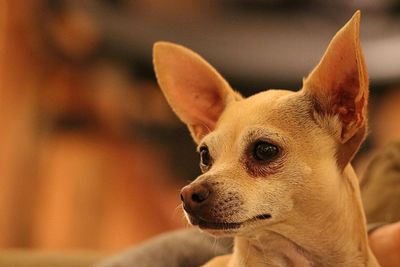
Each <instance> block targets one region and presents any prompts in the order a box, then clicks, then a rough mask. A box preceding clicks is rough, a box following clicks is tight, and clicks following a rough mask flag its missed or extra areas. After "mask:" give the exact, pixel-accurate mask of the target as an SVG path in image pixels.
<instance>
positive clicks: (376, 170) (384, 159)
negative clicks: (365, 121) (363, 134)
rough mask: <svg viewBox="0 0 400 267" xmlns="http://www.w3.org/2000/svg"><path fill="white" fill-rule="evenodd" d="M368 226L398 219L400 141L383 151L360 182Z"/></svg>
mask: <svg viewBox="0 0 400 267" xmlns="http://www.w3.org/2000/svg"><path fill="white" fill-rule="evenodd" d="M361 196H362V200H363V203H364V210H365V214H366V216H367V221H368V223H376V222H386V223H392V222H397V221H399V220H400V140H397V141H396V142H392V143H391V144H390V145H388V146H387V147H385V148H384V149H382V151H380V153H379V154H378V155H376V157H375V158H374V159H373V161H372V162H371V164H370V165H369V166H368V169H367V172H366V174H365V176H364V178H363V179H362V181H361Z"/></svg>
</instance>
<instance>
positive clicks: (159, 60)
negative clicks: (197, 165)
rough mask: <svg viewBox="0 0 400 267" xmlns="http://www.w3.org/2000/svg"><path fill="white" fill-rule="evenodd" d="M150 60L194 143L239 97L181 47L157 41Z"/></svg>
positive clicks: (220, 77)
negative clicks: (229, 104)
mask: <svg viewBox="0 0 400 267" xmlns="http://www.w3.org/2000/svg"><path fill="white" fill-rule="evenodd" d="M153 60H154V69H155V73H156V76H157V80H158V84H159V85H160V87H161V90H162V91H163V93H164V95H165V97H166V99H167V101H168V103H169V104H170V106H171V107H172V109H173V110H174V111H175V113H176V114H177V115H178V117H179V118H180V119H181V120H182V121H183V122H184V123H186V124H187V126H188V127H189V130H190V132H191V134H192V136H193V139H194V140H195V142H196V143H198V142H199V141H200V140H201V139H202V138H203V137H204V136H205V135H206V134H207V133H209V132H210V131H212V130H214V128H215V125H216V123H217V121H218V119H219V117H220V115H221V113H222V112H223V110H224V109H225V107H226V105H227V104H228V103H229V102H231V101H234V100H235V99H239V98H240V95H239V94H237V93H236V92H234V91H233V90H232V89H231V87H230V86H229V84H228V83H227V82H226V81H225V80H224V78H222V76H221V75H220V74H219V73H218V72H217V71H216V70H215V69H214V68H213V67H212V66H211V65H210V64H208V63H207V62H206V61H205V60H204V59H203V58H201V57H200V56H199V55H198V54H196V53H194V52H193V51H191V50H189V49H187V48H185V47H183V46H180V45H176V44H172V43H167V42H157V43H156V44H155V45H154V49H153Z"/></svg>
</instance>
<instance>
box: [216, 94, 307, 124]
mask: <svg viewBox="0 0 400 267" xmlns="http://www.w3.org/2000/svg"><path fill="white" fill-rule="evenodd" d="M307 105H308V104H307V103H303V99H302V95H301V94H299V92H293V91H289V90H272V89H271V90H267V91H264V92H261V93H258V94H255V95H253V96H250V97H248V98H245V99H243V100H240V101H237V102H234V103H232V104H230V105H228V107H227V108H226V110H225V111H224V113H223V114H222V116H221V119H220V122H219V124H220V125H221V126H223V125H225V126H229V125H231V126H233V125H240V126H239V127H242V126H244V125H252V124H253V125H254V124H265V123H266V124H270V125H275V124H276V126H282V120H287V122H289V121H293V122H294V123H296V122H297V121H299V120H302V118H303V117H304V113H305V112H304V109H305V108H306V106H307Z"/></svg>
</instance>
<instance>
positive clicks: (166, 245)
mask: <svg viewBox="0 0 400 267" xmlns="http://www.w3.org/2000/svg"><path fill="white" fill-rule="evenodd" d="M231 250H232V239H230V238H223V239H218V240H217V239H215V238H214V237H211V236H210V235H208V234H205V233H201V232H200V231H199V230H198V229H187V230H180V231H176V232H171V233H167V234H164V235H160V236H159V237H156V238H154V239H152V240H149V241H147V242H145V243H143V244H142V245H140V246H137V247H132V248H130V249H128V250H126V251H124V252H122V253H120V254H118V255H115V256H113V257H110V258H108V259H106V260H105V261H103V262H100V263H98V264H96V265H95V267H198V266H200V265H202V264H204V263H205V262H207V261H208V260H209V259H211V258H212V257H215V256H218V255H223V254H227V253H230V252H231Z"/></svg>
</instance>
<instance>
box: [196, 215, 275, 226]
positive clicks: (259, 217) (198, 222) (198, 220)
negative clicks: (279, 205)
mask: <svg viewBox="0 0 400 267" xmlns="http://www.w3.org/2000/svg"><path fill="white" fill-rule="evenodd" d="M188 215H189V216H188V217H189V220H190V223H191V224H192V225H196V226H198V227H199V228H200V229H203V230H235V229H239V228H240V227H241V226H242V225H244V224H248V223H251V222H255V221H260V220H267V219H270V218H271V214H261V215H257V216H255V217H253V218H251V219H248V220H245V221H243V222H211V221H206V220H203V219H201V218H199V217H196V216H193V215H190V214H188Z"/></svg>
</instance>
